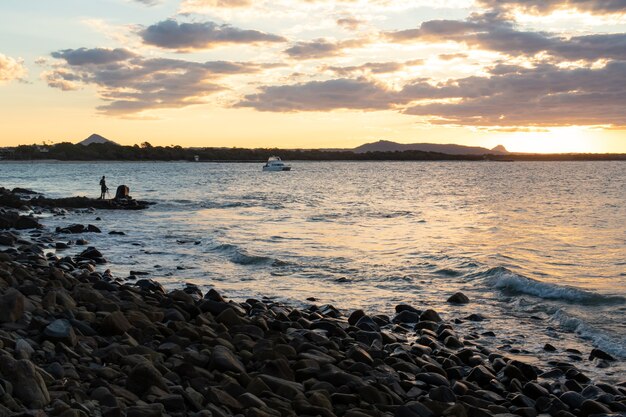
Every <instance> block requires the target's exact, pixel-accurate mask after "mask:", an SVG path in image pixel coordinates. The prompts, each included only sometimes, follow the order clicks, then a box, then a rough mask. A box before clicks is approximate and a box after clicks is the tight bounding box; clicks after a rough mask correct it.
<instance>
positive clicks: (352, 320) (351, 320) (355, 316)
mask: <svg viewBox="0 0 626 417" xmlns="http://www.w3.org/2000/svg"><path fill="white" fill-rule="evenodd" d="M363 316H365V312H364V311H363V310H354V311H353V312H352V313H351V314H350V316H349V317H348V324H350V325H352V326H354V325H355V324H356V323H357V322H358V321H359V319H360V318H361V317H363Z"/></svg>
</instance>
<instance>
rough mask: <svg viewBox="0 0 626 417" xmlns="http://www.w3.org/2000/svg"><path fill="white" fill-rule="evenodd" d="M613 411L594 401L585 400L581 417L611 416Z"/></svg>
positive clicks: (581, 408) (581, 409)
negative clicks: (593, 416) (594, 416)
mask: <svg viewBox="0 0 626 417" xmlns="http://www.w3.org/2000/svg"><path fill="white" fill-rule="evenodd" d="M610 413H611V410H610V409H609V408H608V407H606V406H605V405H604V404H602V403H599V402H598V401H594V400H585V401H584V402H583V403H582V405H581V406H580V415H581V416H582V417H587V416H590V415H592V414H610Z"/></svg>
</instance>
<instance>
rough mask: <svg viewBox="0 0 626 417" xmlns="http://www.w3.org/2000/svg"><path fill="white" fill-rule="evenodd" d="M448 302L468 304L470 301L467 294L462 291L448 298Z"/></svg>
mask: <svg viewBox="0 0 626 417" xmlns="http://www.w3.org/2000/svg"><path fill="white" fill-rule="evenodd" d="M448 302H449V303H451V304H467V303H469V302H470V300H469V298H468V296H467V295H465V294H463V293H462V292H456V293H454V294H452V295H451V296H450V298H448Z"/></svg>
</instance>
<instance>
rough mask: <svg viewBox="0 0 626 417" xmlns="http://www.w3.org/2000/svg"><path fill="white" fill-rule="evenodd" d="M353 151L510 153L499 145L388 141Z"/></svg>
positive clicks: (454, 153)
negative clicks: (492, 146)
mask: <svg viewBox="0 0 626 417" xmlns="http://www.w3.org/2000/svg"><path fill="white" fill-rule="evenodd" d="M352 151H353V152H355V153H365V152H396V151H398V152H402V151H422V152H437V153H445V154H448V155H485V154H496V155H502V154H508V153H509V152H508V151H507V150H506V148H505V147H504V146H502V145H498V146H496V147H495V148H493V149H487V148H481V147H479V146H463V145H453V144H438V143H396V142H391V141H388V140H379V141H378V142H373V143H366V144H365V145H361V146H357V147H356V148H354V149H353V150H352Z"/></svg>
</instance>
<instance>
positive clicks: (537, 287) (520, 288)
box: [485, 267, 626, 304]
mask: <svg viewBox="0 0 626 417" xmlns="http://www.w3.org/2000/svg"><path fill="white" fill-rule="evenodd" d="M485 275H486V282H487V285H489V286H490V287H492V288H497V289H499V290H506V291H511V292H515V293H519V294H528V295H533V296H535V297H539V298H544V299H550V300H564V301H569V302H575V303H580V304H604V303H611V304H612V303H624V302H626V300H625V299H624V297H620V296H609V295H603V294H598V293H595V292H592V291H586V290H581V289H578V288H574V287H569V286H566V285H557V284H552V283H548V282H541V281H536V280H534V279H531V278H527V277H524V276H522V275H518V274H516V273H514V272H512V271H510V270H508V269H506V268H502V267H499V268H493V269H490V270H489V271H488V272H487V273H486V274H485Z"/></svg>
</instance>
